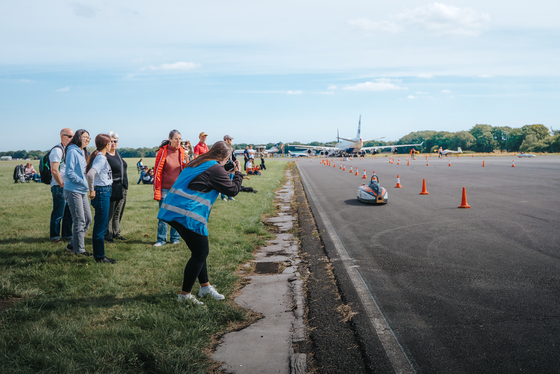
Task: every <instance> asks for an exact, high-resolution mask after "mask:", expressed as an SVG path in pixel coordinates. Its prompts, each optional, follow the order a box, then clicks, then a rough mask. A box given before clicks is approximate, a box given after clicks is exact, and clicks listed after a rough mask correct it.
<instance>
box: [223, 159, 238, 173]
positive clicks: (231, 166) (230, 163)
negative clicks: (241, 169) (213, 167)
mask: <svg viewBox="0 0 560 374" xmlns="http://www.w3.org/2000/svg"><path fill="white" fill-rule="evenodd" d="M224 169H226V171H233V169H235V164H234V163H233V161H232V160H228V161H227V162H226V164H225V165H224Z"/></svg>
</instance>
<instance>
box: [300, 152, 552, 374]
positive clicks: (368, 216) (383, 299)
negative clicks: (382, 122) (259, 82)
mask: <svg viewBox="0 0 560 374" xmlns="http://www.w3.org/2000/svg"><path fill="white" fill-rule="evenodd" d="M397 159H398V157H395V163H394V164H389V162H388V161H389V160H388V158H377V159H372V158H366V159H364V160H356V159H354V160H353V161H345V162H343V163H344V164H345V165H346V168H347V171H345V172H343V171H342V170H340V169H339V166H340V163H339V162H338V161H334V162H336V168H335V167H332V166H330V167H329V166H326V165H322V164H320V159H313V160H312V161H310V160H309V159H300V160H299V161H298V163H297V164H298V168H299V170H300V175H301V180H302V183H303V185H304V188H305V190H306V195H307V198H308V200H309V202H310V206H311V208H312V211H313V215H314V217H315V219H316V220H317V224H318V227H319V229H320V230H321V231H322V230H325V232H324V233H322V238H323V241H324V243H325V246H327V247H333V248H334V247H337V248H338V250H339V252H338V253H339V254H340V257H341V258H340V260H341V261H333V263H334V264H335V266H339V267H342V266H345V268H346V269H345V271H347V272H348V274H350V279H352V282H353V285H354V286H355V287H354V288H356V287H357V288H358V290H357V294H358V295H361V296H360V297H361V298H360V297H358V298H357V300H355V301H356V302H357V303H360V305H361V308H362V309H361V310H362V312H363V313H365V314H367V315H368V317H369V322H370V326H365V325H366V324H367V323H365V324H364V326H361V328H360V329H359V330H361V331H360V333H361V334H364V335H367V334H371V333H373V331H375V333H376V334H377V335H379V336H380V338H381V340H382V341H383V342H384V343H383V344H384V346H385V349H386V350H387V351H389V352H388V356H389V357H390V358H391V357H392V358H391V360H392V362H393V364H394V365H393V366H394V369H395V371H397V372H399V371H400V372H417V373H514V372H529V373H558V372H560V354H559V352H560V214H559V213H560V157H558V156H541V157H537V158H534V159H518V158H515V159H514V160H515V166H516V167H515V168H512V167H511V165H512V159H513V158H512V157H485V158H482V157H475V158H470V157H461V158H456V157H450V158H448V159H447V158H444V159H442V160H439V159H437V158H435V157H432V158H428V160H429V166H426V159H425V158H420V157H417V159H416V160H415V161H410V166H407V165H406V164H407V162H406V156H404V157H400V165H397ZM449 161H451V166H448V162H449ZM483 161H484V163H485V167H482V162H483ZM331 162H333V159H331ZM350 165H352V166H353V167H356V166H357V167H358V170H359V174H360V176H354V175H353V174H350V173H349V168H350ZM364 169H366V173H367V176H368V178H369V177H371V173H372V171H373V170H375V172H376V173H377V175H378V176H379V179H380V182H381V183H380V184H381V186H383V187H385V188H387V189H388V191H389V203H388V204H387V205H364V204H361V203H359V202H358V201H357V199H356V190H357V188H358V186H360V185H361V184H362V183H367V182H368V181H369V180H368V181H366V180H363V179H361V176H362V174H363V171H364ZM397 175H399V176H400V182H401V184H402V186H403V188H400V189H398V188H394V187H395V185H396V182H397ZM423 178H425V179H426V185H427V190H428V192H429V195H420V194H419V193H420V191H421V188H422V179H423ZM463 187H465V188H466V192H467V197H468V203H469V205H470V206H471V208H470V209H458V206H459V205H460V203H461V193H462V188H463ZM337 243H338V244H337ZM331 249H332V248H331ZM330 252H331V253H334V251H330ZM352 274H354V275H352ZM352 277H353V278H352ZM349 282H350V281H349ZM397 351H398V352H397Z"/></svg>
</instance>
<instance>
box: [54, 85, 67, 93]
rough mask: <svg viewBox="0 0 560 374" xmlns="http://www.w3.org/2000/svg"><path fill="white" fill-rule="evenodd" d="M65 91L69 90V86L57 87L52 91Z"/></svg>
mask: <svg viewBox="0 0 560 374" xmlns="http://www.w3.org/2000/svg"><path fill="white" fill-rule="evenodd" d="M66 91H70V86H66V87H63V88H59V89H58V90H56V91H54V92H66Z"/></svg>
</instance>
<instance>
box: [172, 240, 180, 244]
mask: <svg viewBox="0 0 560 374" xmlns="http://www.w3.org/2000/svg"><path fill="white" fill-rule="evenodd" d="M171 244H173V245H176V244H181V242H180V241H178V240H176V241H174V242H172V243H171Z"/></svg>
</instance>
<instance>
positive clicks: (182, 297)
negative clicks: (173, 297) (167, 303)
mask: <svg viewBox="0 0 560 374" xmlns="http://www.w3.org/2000/svg"><path fill="white" fill-rule="evenodd" d="M177 301H178V302H183V301H187V302H189V303H191V304H193V305H204V303H203V302H202V301H198V300H197V299H196V297H194V296H193V294H192V293H190V294H188V295H183V294H179V295H177Z"/></svg>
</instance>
